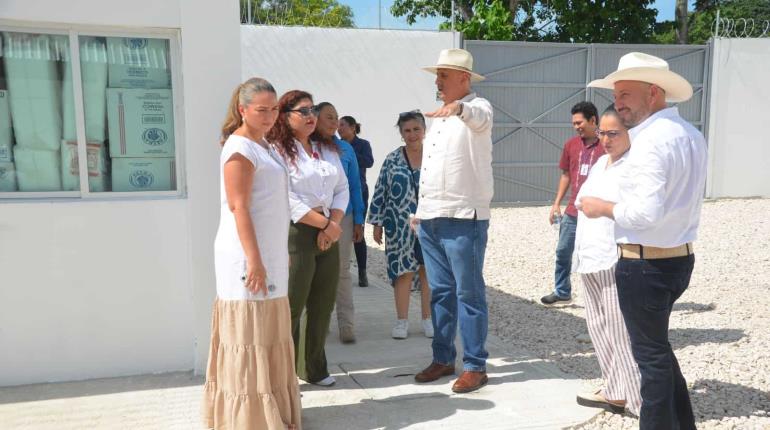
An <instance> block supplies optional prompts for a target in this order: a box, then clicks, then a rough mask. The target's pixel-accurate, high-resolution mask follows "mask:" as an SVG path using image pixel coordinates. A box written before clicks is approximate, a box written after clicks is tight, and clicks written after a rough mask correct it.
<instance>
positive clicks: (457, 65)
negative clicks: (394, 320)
mask: <svg viewBox="0 0 770 430" xmlns="http://www.w3.org/2000/svg"><path fill="white" fill-rule="evenodd" d="M424 70H426V71H428V72H431V73H434V74H435V75H436V81H435V82H436V87H437V89H438V93H439V96H440V97H441V100H442V101H443V102H444V104H443V105H442V106H441V107H440V108H439V109H438V110H436V111H435V112H431V113H429V114H426V116H427V117H430V118H434V120H433V123H432V124H431V126H430V130H428V133H427V135H426V136H425V140H424V143H423V156H422V168H421V170H420V187H419V188H420V198H419V203H418V205H417V213H416V214H415V218H414V220H413V221H412V225H413V226H415V227H416V231H417V236H418V239H419V240H420V245H421V246H422V251H423V257H424V259H425V268H426V270H427V274H428V284H429V285H430V290H431V302H430V304H431V318H432V320H433V329H434V335H433V343H432V348H433V361H432V363H431V364H430V365H429V366H428V367H427V368H425V369H424V370H422V371H421V372H420V373H418V374H417V375H415V377H414V379H415V381H417V382H431V381H435V380H437V379H439V378H441V377H442V376H448V375H452V374H454V371H455V356H456V355H457V352H456V350H455V342H454V341H455V333H456V331H457V325H458V319H459V326H460V336H461V337H462V341H463V342H462V343H463V373H462V374H461V375H460V377H459V378H458V379H457V380H456V381H455V383H454V384H453V386H452V391H454V392H455V393H467V392H470V391H474V390H477V389H479V388H481V387H483V386H484V385H486V383H487V373H486V361H487V356H488V355H489V354H488V353H487V350H486V347H485V343H486V339H487V329H488V311H487V301H486V289H485V285H484V277H483V275H482V272H483V268H484V254H485V251H486V246H487V230H488V229H489V217H490V209H489V204H490V202H491V201H492V193H493V186H494V180H493V179H492V116H493V111H492V105H491V104H490V103H489V101H487V100H486V99H483V98H481V97H477V96H476V94H475V93H473V92H471V82H478V81H481V80H483V79H484V78H483V77H482V76H481V75H478V74H476V73H474V72H473V71H472V70H473V57H472V56H471V54H470V52H468V51H466V50H464V49H446V50H443V51H441V54H440V55H439V59H438V63H437V64H436V66H431V67H425V68H424Z"/></svg>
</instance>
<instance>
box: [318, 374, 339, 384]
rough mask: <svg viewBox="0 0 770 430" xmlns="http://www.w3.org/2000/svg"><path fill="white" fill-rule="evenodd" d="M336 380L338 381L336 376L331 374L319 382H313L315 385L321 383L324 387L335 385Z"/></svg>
mask: <svg viewBox="0 0 770 430" xmlns="http://www.w3.org/2000/svg"><path fill="white" fill-rule="evenodd" d="M335 382H337V380H336V379H334V376H332V375H329V376H327V377H326V378H324V379H321V380H320V381H318V382H313V385H320V386H322V387H331V386H332V385H334V383H335Z"/></svg>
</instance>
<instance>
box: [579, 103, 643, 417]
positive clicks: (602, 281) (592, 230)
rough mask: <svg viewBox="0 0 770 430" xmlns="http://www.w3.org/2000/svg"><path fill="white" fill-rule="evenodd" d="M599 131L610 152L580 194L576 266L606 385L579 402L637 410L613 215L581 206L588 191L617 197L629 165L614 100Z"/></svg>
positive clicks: (610, 198)
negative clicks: (617, 274)
mask: <svg viewBox="0 0 770 430" xmlns="http://www.w3.org/2000/svg"><path fill="white" fill-rule="evenodd" d="M597 132H598V133H599V138H600V141H601V144H602V146H604V149H605V151H606V154H605V155H603V156H602V157H601V158H599V160H597V161H596V164H595V165H594V166H593V168H591V171H590V174H589V175H588V179H586V182H585V184H583V187H582V188H581V189H580V192H579V193H578V196H577V198H576V202H577V204H576V206H577V208H578V210H579V211H578V223H577V231H576V233H575V254H576V256H577V266H576V267H577V269H576V271H577V272H578V273H580V277H581V279H582V280H583V286H584V288H585V307H586V323H587V325H588V334H589V335H590V336H591V341H592V342H593V344H594V350H595V351H596V356H597V358H598V359H599V367H600V368H601V371H602V379H604V384H605V385H604V387H603V388H601V389H600V390H598V391H596V392H595V393H589V394H579V395H578V396H577V402H578V404H580V405H583V406H589V407H600V408H603V409H606V410H608V411H610V412H613V413H623V411H624V410H625V409H628V411H629V412H631V413H633V414H634V415H637V416H638V415H639V409H640V407H641V404H642V399H641V394H640V392H639V380H640V376H639V368H638V367H637V365H636V362H635V361H634V357H633V355H632V354H631V342H630V341H629V338H628V330H627V329H626V324H625V322H624V321H623V315H622V314H621V313H620V305H619V304H618V290H617V287H616V285H615V263H616V262H617V260H618V253H617V245H616V243H615V226H614V221H613V220H612V219H609V218H595V219H589V218H587V217H586V216H585V215H584V214H583V212H582V210H580V199H581V198H582V197H584V196H592V197H599V198H601V199H604V200H607V201H617V200H618V192H619V190H618V181H617V177H618V174H619V172H620V171H621V170H622V169H623V168H624V161H625V158H626V154H627V152H628V150H629V148H630V146H631V143H630V139H629V136H628V130H627V129H626V128H625V127H624V126H623V125H622V123H621V122H620V119H619V118H618V115H617V112H616V111H615V109H614V107H613V106H610V107H609V108H607V110H606V111H604V113H603V114H602V117H601V120H600V122H599V130H598V131H597ZM581 168H583V166H581ZM585 168H586V169H588V168H590V167H588V166H586V167H585Z"/></svg>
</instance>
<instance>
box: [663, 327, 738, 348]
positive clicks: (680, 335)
mask: <svg viewBox="0 0 770 430" xmlns="http://www.w3.org/2000/svg"><path fill="white" fill-rule="evenodd" d="M744 336H746V332H744V331H743V330H741V329H734V328H721V329H712V328H674V329H671V330H669V332H668V339H669V342H670V343H671V346H672V347H673V348H674V350H675V351H676V350H677V349H678V348H682V347H685V346H691V345H701V344H704V343H731V342H736V341H739V340H741V339H743V337H744Z"/></svg>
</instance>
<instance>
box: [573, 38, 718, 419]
mask: <svg viewBox="0 0 770 430" xmlns="http://www.w3.org/2000/svg"><path fill="white" fill-rule="evenodd" d="M588 85H589V86H591V87H597V88H608V89H612V90H613V91H614V95H615V108H616V109H617V111H618V113H619V114H620V118H621V120H622V121H623V123H624V124H625V125H626V126H627V127H630V128H631V130H630V131H629V134H630V136H631V149H630V150H629V153H628V159H627V162H626V169H625V170H624V171H623V173H622V174H621V176H620V179H619V181H620V184H619V185H620V200H619V201H618V202H617V203H611V202H607V201H604V200H600V199H597V198H594V197H585V198H583V199H581V201H580V205H581V206H582V210H583V213H585V214H586V216H588V217H590V218H595V217H600V216H605V217H609V218H613V219H614V220H615V238H616V240H617V242H618V251H619V257H620V258H619V260H618V263H617V267H616V271H615V277H616V283H617V287H618V301H619V303H620V310H621V312H622V314H623V318H624V320H625V322H626V326H627V327H628V334H629V337H630V339H631V350H632V352H633V355H634V359H635V360H636V362H637V363H638V364H639V371H640V372H641V375H642V385H641V391H642V408H641V413H640V416H639V427H640V429H641V430H647V429H655V430H665V429H682V430H688V429H695V419H694V417H693V412H692V406H691V404H690V396H689V394H688V392H687V384H686V382H685V380H684V377H683V376H682V372H681V370H680V368H679V363H678V362H677V360H676V357H675V356H674V352H673V350H672V349H671V345H670V344H669V343H668V323H669V317H670V315H671V308H672V306H673V304H674V302H675V301H676V300H677V299H678V298H679V296H681V295H682V293H683V292H684V290H685V289H686V288H687V286H688V285H689V283H690V275H691V274H692V270H693V264H694V262H695V258H694V254H693V247H692V243H693V241H694V240H695V239H696V236H697V231H698V224H699V220H700V211H701V203H702V201H703V193H704V187H705V182H706V141H705V139H704V138H703V135H702V134H701V133H700V132H699V131H698V130H696V129H695V127H693V126H692V125H690V124H689V123H688V122H686V121H685V120H684V119H682V117H681V116H679V112H678V110H677V108H675V107H671V108H669V107H667V105H666V102H667V101H668V102H684V101H686V100H688V99H689V98H690V97H691V96H692V86H690V84H689V83H688V82H687V81H686V80H685V79H684V78H682V77H681V76H679V75H678V74H676V73H674V72H672V71H670V70H669V68H668V63H666V62H665V61H664V60H662V59H660V58H657V57H654V56H651V55H647V54H642V53H638V52H632V53H630V54H626V55H624V56H623V57H622V58H621V59H620V63H619V65H618V70H617V71H615V72H613V73H610V74H609V75H608V76H607V77H606V78H604V79H599V80H596V81H593V82H591V83H590V84H588Z"/></svg>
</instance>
